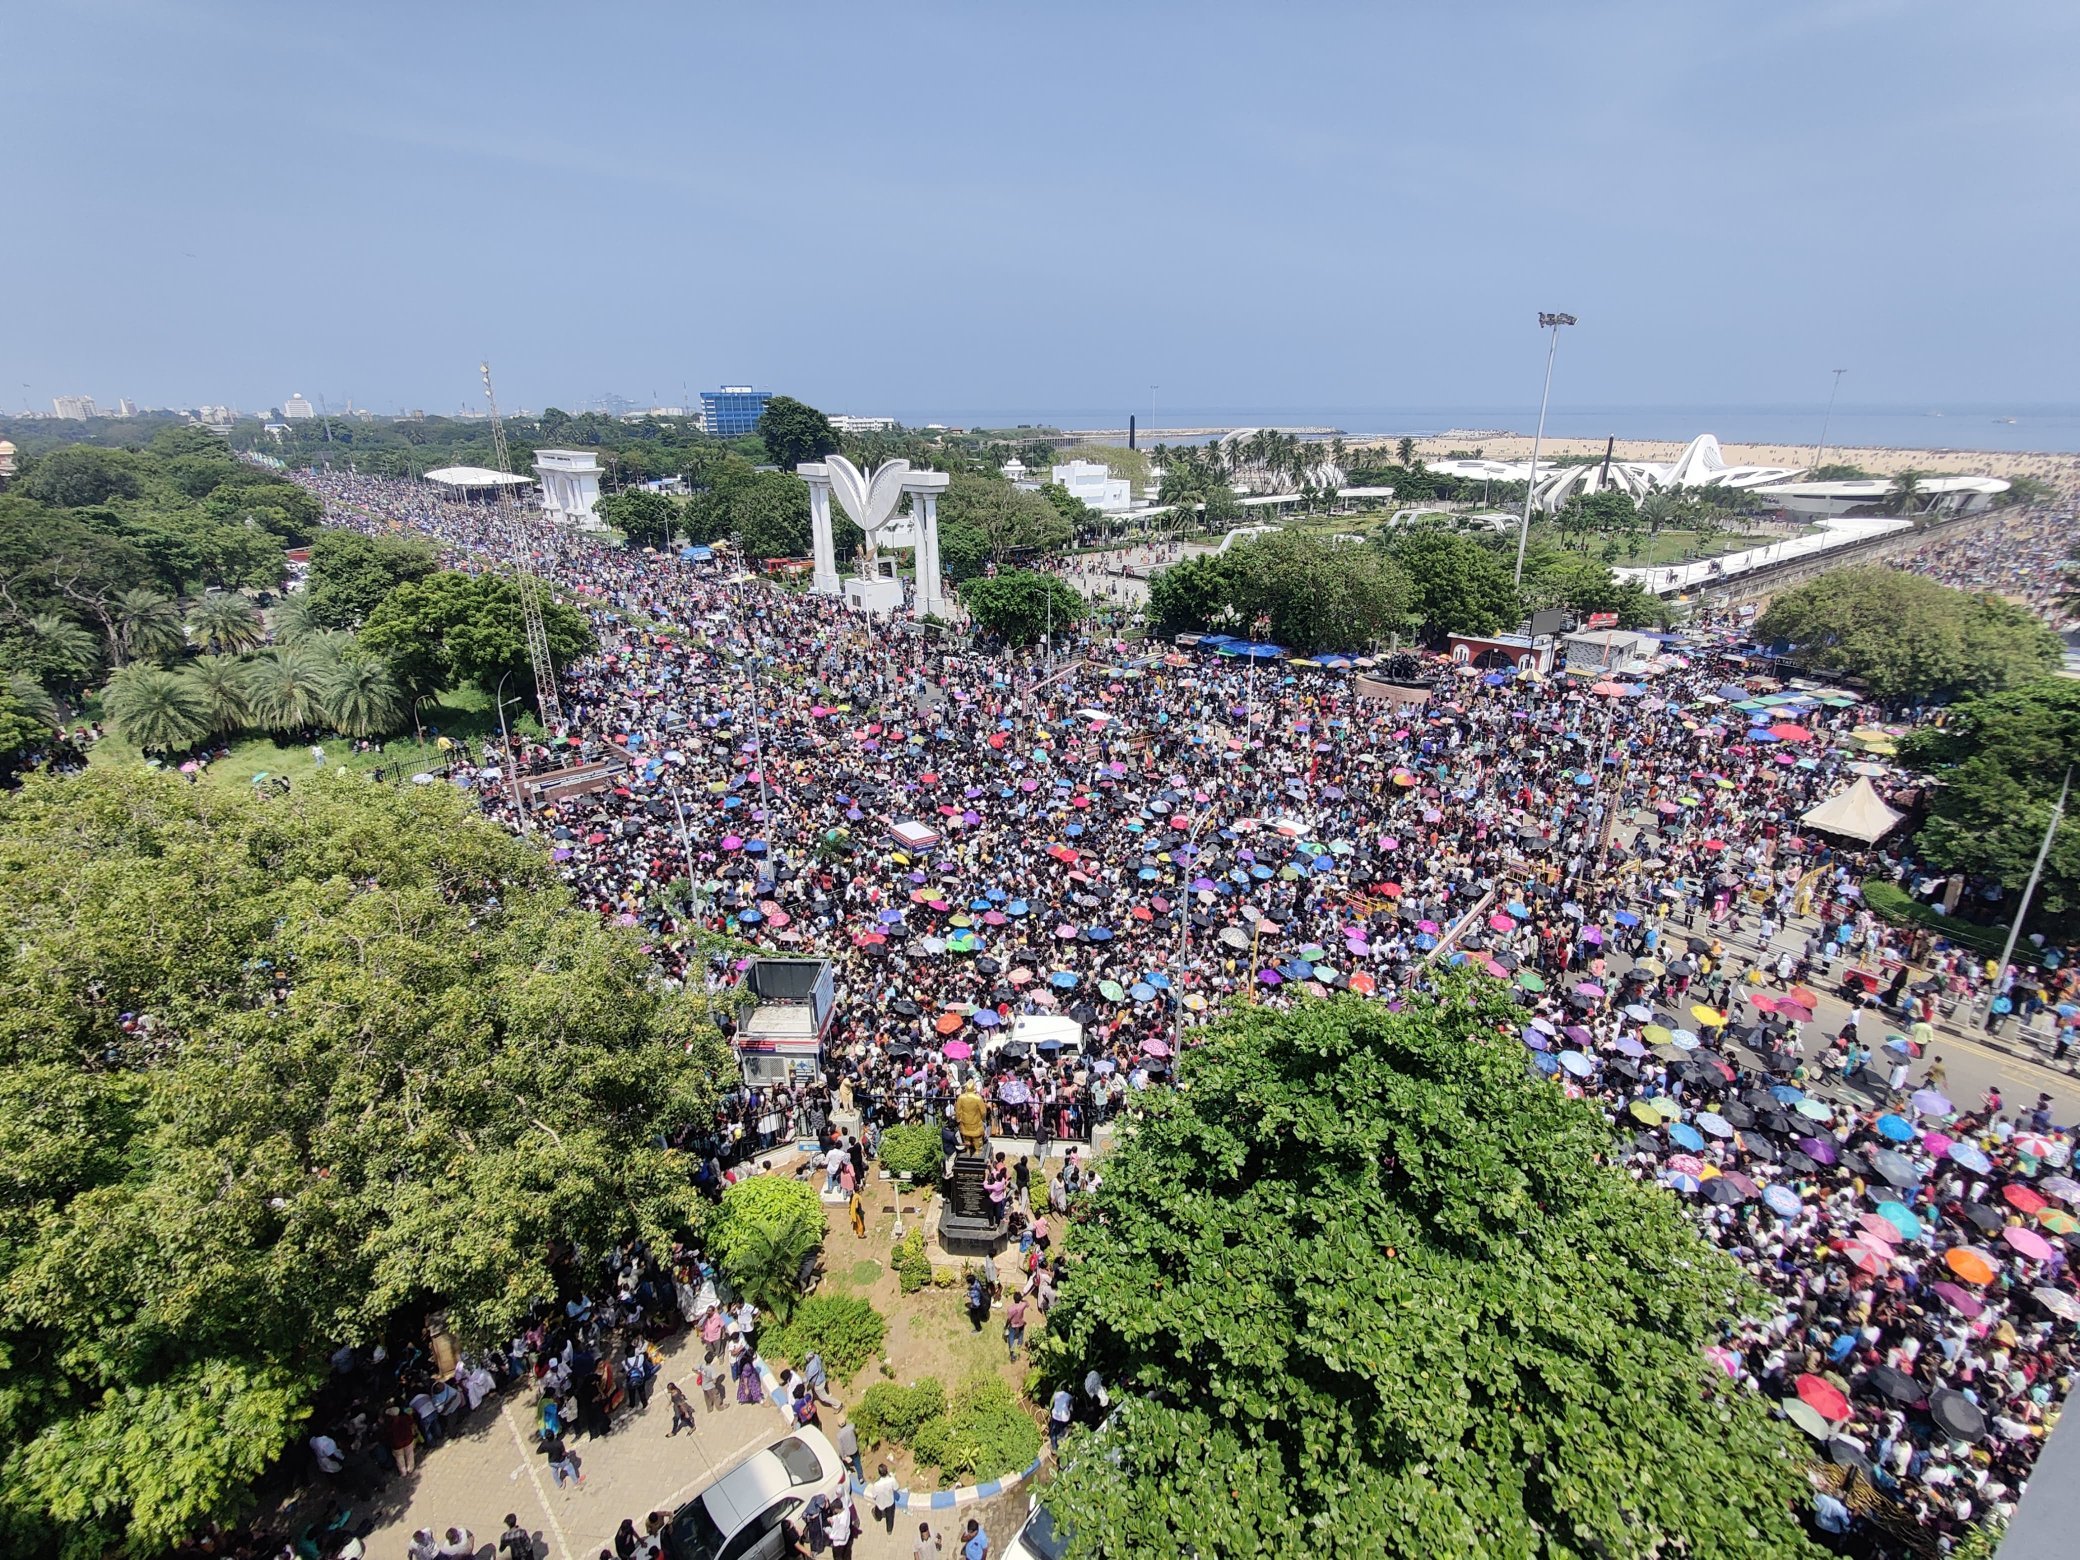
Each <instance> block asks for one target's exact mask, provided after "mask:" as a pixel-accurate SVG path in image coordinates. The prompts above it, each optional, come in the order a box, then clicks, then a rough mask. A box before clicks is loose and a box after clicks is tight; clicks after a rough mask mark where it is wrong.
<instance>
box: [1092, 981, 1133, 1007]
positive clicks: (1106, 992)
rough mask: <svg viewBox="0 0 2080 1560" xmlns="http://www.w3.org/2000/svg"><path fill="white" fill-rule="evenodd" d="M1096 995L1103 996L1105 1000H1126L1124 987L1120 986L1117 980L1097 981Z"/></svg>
mask: <svg viewBox="0 0 2080 1560" xmlns="http://www.w3.org/2000/svg"><path fill="white" fill-rule="evenodd" d="M1098 995H1099V996H1101V997H1103V998H1104V999H1105V1000H1106V1001H1107V1002H1124V1001H1125V1000H1126V996H1127V993H1126V988H1124V987H1123V986H1121V985H1120V983H1119V982H1118V981H1116V980H1101V981H1099V982H1098Z"/></svg>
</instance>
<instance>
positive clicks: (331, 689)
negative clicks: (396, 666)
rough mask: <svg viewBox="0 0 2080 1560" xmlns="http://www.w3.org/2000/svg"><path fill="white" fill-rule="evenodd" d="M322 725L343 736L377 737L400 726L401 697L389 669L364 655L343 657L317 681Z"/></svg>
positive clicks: (402, 711)
mask: <svg viewBox="0 0 2080 1560" xmlns="http://www.w3.org/2000/svg"><path fill="white" fill-rule="evenodd" d="M318 705H319V708H320V709H321V710H322V711H323V712H324V715H325V722H326V724H327V725H329V726H331V727H332V729H333V730H334V731H337V732H338V733H339V734H340V735H341V736H345V737H380V736H383V735H385V734H387V733H389V732H392V731H395V730H397V729H398V728H399V727H400V726H401V725H403V724H404V695H403V693H402V692H401V691H400V690H399V689H398V686H397V679H396V678H395V677H393V676H391V674H390V668H389V667H388V666H387V665H386V664H384V663H383V662H382V661H380V660H376V659H373V658H371V657H369V656H367V655H355V656H344V657H342V658H341V659H340V660H339V661H337V662H335V663H334V664H333V665H332V666H331V667H330V668H329V669H328V670H327V671H326V672H325V674H324V676H323V677H321V678H320V679H319V682H318Z"/></svg>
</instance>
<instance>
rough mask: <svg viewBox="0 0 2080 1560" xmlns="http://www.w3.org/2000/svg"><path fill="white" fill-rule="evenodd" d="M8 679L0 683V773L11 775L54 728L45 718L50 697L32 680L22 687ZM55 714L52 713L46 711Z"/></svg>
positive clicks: (17, 675)
mask: <svg viewBox="0 0 2080 1560" xmlns="http://www.w3.org/2000/svg"><path fill="white" fill-rule="evenodd" d="M20 676H21V674H20V673H16V674H15V677H13V678H9V679H8V680H7V681H6V682H5V683H0V774H4V775H12V774H13V773H14V772H15V771H16V770H17V769H19V768H21V767H22V764H23V762H24V761H25V760H26V759H27V757H28V756H29V754H30V752H31V751H32V750H33V749H35V748H38V747H41V746H42V745H43V744H44V743H46V742H48V741H50V739H51V733H52V731H53V730H54V729H55V728H56V726H57V722H56V720H55V719H45V718H44V714H45V708H39V707H38V705H37V704H36V703H32V701H40V704H41V706H43V707H46V708H47V707H48V706H49V705H50V702H51V701H50V695H49V694H47V693H44V692H43V690H42V689H41V688H39V687H37V685H36V683H35V682H34V681H33V680H32V681H30V682H29V683H28V686H27V687H26V688H23V687H20V686H18V685H17V681H16V679H18V678H19V677H20ZM49 713H50V714H52V715H55V713H56V712H55V711H54V710H52V711H49Z"/></svg>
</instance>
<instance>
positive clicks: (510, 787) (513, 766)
mask: <svg viewBox="0 0 2080 1560" xmlns="http://www.w3.org/2000/svg"><path fill="white" fill-rule="evenodd" d="M512 675H513V674H512V672H511V671H506V672H502V673H500V674H499V679H498V691H497V692H496V693H494V694H492V696H491V702H492V703H494V704H496V705H497V706H498V737H499V740H500V741H501V742H503V743H504V744H505V748H506V791H507V793H508V794H509V795H510V796H511V797H512V798H513V811H514V812H516V813H518V814H519V815H520V833H521V835H522V836H523V837H524V836H525V835H526V834H527V832H528V828H527V807H526V804H525V803H523V802H522V801H521V800H520V764H519V761H518V760H517V759H515V758H514V756H513V733H512V732H511V731H510V730H508V729H507V727H506V678H508V677H510V676H512Z"/></svg>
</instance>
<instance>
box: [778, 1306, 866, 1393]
mask: <svg viewBox="0 0 2080 1560" xmlns="http://www.w3.org/2000/svg"><path fill="white" fill-rule="evenodd" d="M887 1336H888V1318H887V1317H885V1316H883V1315H882V1314H881V1313H880V1312H879V1311H877V1310H875V1309H874V1308H873V1307H872V1306H871V1305H869V1304H867V1302H866V1301H864V1300H855V1299H851V1298H849V1297H847V1296H844V1295H815V1296H812V1297H811V1298H810V1299H807V1300H804V1301H803V1302H802V1303H801V1304H800V1305H798V1306H796V1307H795V1309H794V1315H792V1316H790V1317H789V1318H788V1319H787V1320H786V1321H784V1322H768V1323H767V1324H766V1325H765V1326H764V1327H761V1328H760V1329H759V1332H758V1352H759V1353H760V1354H762V1355H764V1356H765V1358H766V1360H767V1362H768V1363H771V1362H772V1361H773V1360H775V1359H782V1360H785V1361H787V1362H788V1363H789V1364H790V1365H799V1364H801V1363H802V1361H803V1360H805V1359H807V1358H808V1357H809V1356H810V1355H811V1354H821V1355H822V1356H823V1368H824V1369H825V1370H827V1371H828V1372H830V1375H831V1379H832V1380H834V1381H841V1382H842V1381H850V1380H851V1379H852V1377H853V1376H854V1375H855V1374H856V1373H857V1372H858V1370H859V1368H860V1367H861V1366H862V1365H864V1364H866V1363H867V1361H868V1360H871V1359H872V1358H873V1357H874V1356H875V1355H876V1354H878V1353H880V1352H881V1342H882V1340H883V1339H884V1338H886V1337H887Z"/></svg>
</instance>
